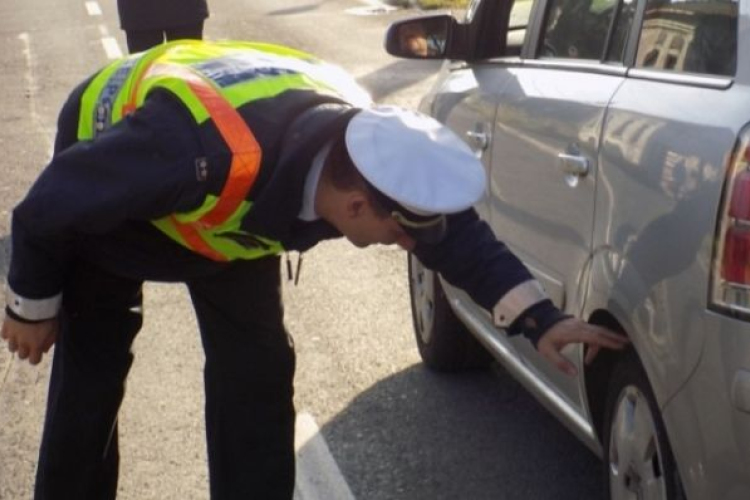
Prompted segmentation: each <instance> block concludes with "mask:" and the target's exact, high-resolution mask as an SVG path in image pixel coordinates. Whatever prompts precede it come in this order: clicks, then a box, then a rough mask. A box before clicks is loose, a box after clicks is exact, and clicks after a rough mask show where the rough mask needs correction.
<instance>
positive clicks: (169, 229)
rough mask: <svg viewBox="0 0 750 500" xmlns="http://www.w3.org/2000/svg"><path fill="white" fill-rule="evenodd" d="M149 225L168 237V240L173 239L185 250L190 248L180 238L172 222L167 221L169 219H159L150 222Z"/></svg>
mask: <svg viewBox="0 0 750 500" xmlns="http://www.w3.org/2000/svg"><path fill="white" fill-rule="evenodd" d="M151 223H152V224H153V225H154V226H156V227H157V228H158V229H160V230H161V231H162V232H163V233H164V234H166V235H167V236H169V238H171V239H173V240H174V241H176V242H177V243H179V244H180V245H182V246H184V247H185V248H188V249H189V248H190V246H189V245H188V244H187V242H186V241H185V240H184V239H183V238H182V235H181V234H180V233H179V231H177V229H176V228H175V226H174V224H172V221H171V220H170V219H169V217H162V218H161V219H156V220H152V221H151Z"/></svg>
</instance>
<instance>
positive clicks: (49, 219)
mask: <svg viewBox="0 0 750 500" xmlns="http://www.w3.org/2000/svg"><path fill="white" fill-rule="evenodd" d="M64 109H65V108H64ZM68 118H70V117H68ZM75 118H76V119H75V120H72V121H73V122H74V123H69V122H70V121H71V120H70V119H68V120H67V121H68V123H65V122H66V120H65V119H64V118H63V117H62V116H61V122H60V131H59V133H58V139H59V137H63V136H65V135H66V134H67V135H70V127H71V126H77V116H76V117H75ZM57 145H58V148H59V149H61V150H60V151H57V152H56V153H55V155H54V156H53V158H52V160H51V162H50V163H49V165H48V166H47V167H46V168H45V169H44V170H43V171H42V173H41V175H40V176H39V177H38V179H37V180H36V182H35V183H34V184H33V186H32V187H31V189H30V190H29V192H28V193H27V195H26V197H25V198H24V199H23V200H22V201H21V202H20V204H18V205H17V206H16V208H15V209H14V211H13V216H12V233H11V248H12V253H11V263H10V269H9V272H8V285H7V290H6V300H7V306H8V308H9V309H10V310H11V311H12V312H13V313H15V314H16V315H17V316H20V317H22V318H26V319H30V320H43V319H46V318H49V317H52V316H54V315H55V314H56V312H57V311H56V308H57V307H59V303H60V293H61V290H62V284H63V276H64V272H65V268H66V265H67V263H68V262H69V261H70V259H71V257H72V256H73V254H74V252H75V244H76V236H77V235H79V234H87V233H88V234H101V233H105V232H108V231H112V230H113V229H115V228H116V227H117V226H119V225H120V224H122V223H124V222H126V221H129V220H152V219H156V218H159V217H162V216H165V215H167V214H170V213H173V212H178V211H186V210H190V209H192V208H195V207H197V206H198V205H200V203H201V202H202V201H203V199H204V198H205V195H206V192H207V185H208V184H212V183H209V182H206V181H199V180H198V176H197V175H196V167H195V165H196V160H197V159H198V158H201V157H202V156H203V152H202V148H201V146H200V143H199V139H198V135H197V131H196V127H195V124H194V122H193V120H192V117H191V116H190V114H189V113H188V111H187V110H186V109H184V108H183V107H182V105H181V104H179V103H178V102H177V101H175V100H174V98H172V97H171V96H169V95H168V94H166V93H155V94H154V95H153V97H150V98H149V99H148V100H147V102H146V103H145V104H144V105H143V106H142V107H141V108H139V109H138V110H137V111H136V112H135V113H133V114H132V115H130V116H128V117H127V118H125V119H123V120H121V121H120V122H118V123H117V124H115V125H114V126H113V127H112V128H110V129H109V130H107V131H105V132H103V133H102V134H100V135H99V136H97V138H96V139H94V140H91V141H81V142H77V143H74V144H72V145H71V146H69V147H67V148H63V147H62V146H61V145H60V141H58V143H57ZM209 168H210V165H209ZM209 175H210V174H209ZM222 182H223V181H222Z"/></svg>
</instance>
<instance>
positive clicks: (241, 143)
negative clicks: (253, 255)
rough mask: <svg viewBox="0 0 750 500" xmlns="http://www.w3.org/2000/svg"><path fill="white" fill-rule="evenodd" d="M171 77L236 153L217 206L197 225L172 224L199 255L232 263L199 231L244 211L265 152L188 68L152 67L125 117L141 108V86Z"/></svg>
mask: <svg viewBox="0 0 750 500" xmlns="http://www.w3.org/2000/svg"><path fill="white" fill-rule="evenodd" d="M160 74H161V75H170V76H175V77H178V78H182V79H183V80H184V81H185V83H186V84H187V86H188V88H190V90H191V92H192V93H193V95H194V96H195V97H196V98H197V99H198V100H199V101H200V103H201V104H202V105H203V107H204V108H205V109H206V112H207V113H208V115H209V116H210V117H211V120H212V121H213V123H214V124H215V125H216V128H217V129H218V131H219V134H221V136H222V138H223V139H224V142H225V143H226V144H227V147H228V148H229V150H230V151H231V152H232V161H231V164H230V167H229V175H228V176H227V180H226V182H225V183H224V187H223V188H222V190H221V193H220V194H219V197H218V199H217V201H216V204H215V205H214V206H213V207H212V208H211V210H209V211H208V212H206V213H205V214H203V215H202V216H201V217H200V218H199V219H198V220H197V221H195V222H192V223H187V224H186V223H183V222H180V221H178V220H177V219H176V218H175V217H174V216H172V217H170V222H171V223H172V225H173V226H174V228H175V229H176V230H177V232H178V233H179V234H180V236H182V238H183V239H184V240H185V242H186V243H187V244H188V245H189V246H190V248H192V249H193V250H195V251H196V252H198V253H200V254H202V255H204V256H206V257H208V258H210V259H212V260H216V261H226V260H228V259H227V257H225V256H224V255H223V254H221V253H219V252H217V251H216V250H214V249H213V248H212V247H211V246H210V245H209V244H208V243H207V242H206V241H205V240H204V239H203V236H202V235H201V234H200V232H199V230H198V229H197V228H210V227H214V226H218V225H221V224H223V223H224V222H225V221H226V220H227V219H229V218H230V217H231V216H232V214H234V212H235V211H236V210H237V209H238V208H239V207H240V205H241V204H242V202H243V201H245V197H246V196H247V193H249V192H250V188H252V186H253V183H255V179H256V178H257V177H258V172H259V171H260V164H261V159H262V151H261V148H260V144H258V141H257V139H256V138H255V135H254V134H253V133H252V131H251V130H250V128H249V127H248V126H247V123H245V120H243V119H242V117H241V116H240V114H239V113H238V112H237V110H236V109H235V108H234V107H233V106H232V105H231V104H230V103H229V101H227V100H226V99H225V98H224V96H222V95H221V93H220V92H219V91H218V90H217V89H216V88H215V87H214V86H213V85H212V84H211V83H210V82H209V81H208V80H207V79H206V78H205V77H203V76H201V75H200V74H198V73H196V72H195V71H193V70H191V69H190V68H189V67H186V66H179V65H176V64H153V65H152V64H149V65H148V66H147V68H146V70H145V71H143V72H142V73H141V76H139V77H138V78H136V80H135V82H134V84H133V88H132V91H131V94H130V96H129V98H128V102H126V103H125V104H124V105H123V115H125V114H128V113H129V112H131V110H134V109H135V108H136V106H137V100H138V91H139V88H140V85H141V83H142V82H143V80H144V79H146V78H148V77H149V76H155V75H160Z"/></svg>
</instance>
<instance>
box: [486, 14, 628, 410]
mask: <svg viewBox="0 0 750 500" xmlns="http://www.w3.org/2000/svg"><path fill="white" fill-rule="evenodd" d="M633 10H634V9H633V6H632V4H631V3H629V2H619V3H618V1H617V0H540V1H538V2H536V3H535V4H534V5H533V10H532V21H531V24H530V29H529V31H528V33H527V36H526V41H525V45H524V48H523V51H522V53H521V58H520V60H518V61H512V60H499V61H497V62H496V63H495V69H494V71H495V72H496V73H498V75H499V76H498V77H499V78H501V79H502V80H504V81H506V84H505V85H504V86H503V88H502V90H501V91H500V92H499V94H498V96H497V102H498V107H497V111H496V116H495V121H494V125H493V145H492V170H491V177H490V179H491V181H490V191H491V193H490V194H491V207H490V220H491V224H492V227H493V229H494V231H495V233H496V234H497V235H498V237H499V238H500V239H501V240H503V241H504V242H505V243H506V244H507V245H508V246H509V247H510V248H511V249H512V250H513V251H514V253H515V254H516V255H518V257H520V258H521V259H522V260H523V261H524V263H525V264H526V265H527V266H528V267H529V268H530V269H531V270H532V272H533V273H534V274H535V275H536V276H537V278H538V279H539V280H540V282H541V283H542V285H543V286H544V287H545V289H546V291H547V293H548V294H549V295H550V297H551V298H552V299H553V301H554V302H555V304H556V305H557V306H559V307H560V308H561V309H563V310H565V311H566V312H568V313H570V314H576V313H579V312H580V311H581V308H582V297H583V296H584V290H583V287H585V283H586V279H585V276H586V274H587V265H588V263H589V262H590V259H591V248H592V229H593V223H594V202H595V191H596V188H597V167H598V165H597V156H598V150H599V147H600V135H601V130H602V125H603V123H604V120H605V117H606V111H607V106H608V104H609V102H610V100H611V98H612V96H613V95H614V93H615V92H616V91H617V89H618V87H619V86H620V85H621V84H622V82H623V80H624V75H625V67H624V65H623V64H622V60H623V53H624V45H625V39H626V38H627V31H628V29H629V26H630V24H631V20H632V14H633ZM513 342H514V343H515V344H516V348H517V349H518V352H519V354H520V356H522V357H523V358H524V359H525V360H526V361H527V362H528V363H529V364H530V365H531V366H532V367H534V369H535V370H537V372H538V375H539V377H541V378H542V379H546V380H548V381H549V382H550V383H551V384H552V385H554V386H555V387H556V388H557V389H558V391H559V392H560V394H561V395H562V396H563V397H564V398H566V399H567V400H568V402H569V403H570V404H571V405H573V407H574V408H577V409H579V410H580V409H581V408H582V407H583V401H584V393H583V387H582V385H581V384H580V382H579V381H578V380H577V379H575V378H570V377H565V376H560V373H559V372H558V371H557V370H556V368H555V367H554V366H552V365H551V364H550V363H549V362H547V361H545V360H544V359H543V358H541V356H540V355H539V354H538V353H537V352H536V350H535V349H534V348H533V346H532V345H531V344H529V343H528V342H526V341H525V340H524V339H521V338H518V339H513ZM566 353H567V355H568V356H569V357H570V358H571V359H572V360H573V361H574V362H576V363H579V362H580V359H581V356H580V346H576V347H573V346H571V347H570V349H569V350H567V351H566Z"/></svg>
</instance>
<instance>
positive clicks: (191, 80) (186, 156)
mask: <svg viewBox="0 0 750 500" xmlns="http://www.w3.org/2000/svg"><path fill="white" fill-rule="evenodd" d="M361 98H362V93H361V89H359V88H358V87H357V86H356V85H355V84H354V83H353V80H352V79H351V78H350V77H348V76H346V75H344V74H343V73H342V72H341V71H340V70H337V69H336V68H334V67H332V66H331V65H328V64H326V63H324V62H322V61H319V60H317V59H315V58H313V57H311V56H309V55H308V54H304V53H302V52H298V51H295V50H292V49H288V48H284V47H279V46H272V45H267V44H252V43H240V42H220V43H208V42H176V43H171V44H166V45H162V46H159V47H156V48H154V49H151V50H149V51H147V52H145V53H143V54H137V55H134V56H130V57H129V58H126V59H123V60H121V61H117V62H115V63H112V64H111V65H110V66H108V67H106V68H104V69H103V70H102V71H100V72H99V73H97V74H96V75H95V76H93V77H92V78H91V79H89V80H88V81H86V82H84V83H83V84H82V85H81V86H79V87H78V88H77V89H76V90H75V91H74V92H73V93H72V94H71V96H70V98H69V99H68V101H67V103H66V104H65V105H64V107H63V109H62V111H61V114H60V119H59V127H58V136H57V139H56V144H55V154H54V156H53V159H52V161H51V162H50V164H49V165H48V166H47V168H46V169H45V170H44V171H43V172H42V173H41V175H40V177H39V178H38V179H37V181H36V182H35V183H34V185H33V186H32V187H31V189H30V191H29V192H28V194H27V196H26V197H25V199H24V200H23V201H22V202H21V203H20V204H19V205H18V206H17V207H16V208H15V210H14V212H13V220H12V231H13V238H12V260H11V264H10V269H9V275H8V286H7V294H6V295H7V297H6V298H7V306H6V318H5V321H4V324H3V327H2V337H3V338H4V339H6V341H7V343H8V346H9V349H10V350H11V351H14V352H17V353H18V356H19V358H21V359H29V361H30V362H31V363H32V364H36V363H38V362H39V361H40V359H41V358H42V356H43V353H45V352H47V350H48V349H49V348H50V347H51V346H52V344H53V343H54V342H56V349H55V351H54V357H53V367H52V373H51V380H50V388H49V397H48V407H47V416H46V420H45V426H44V432H43V437H42V444H41V450H40V457H39V464H38V472H37V482H36V496H35V498H37V499H53V498H76V499H97V500H101V499H112V498H114V497H115V495H116V490H117V469H118V448H117V440H118V434H117V412H118V409H119V405H120V402H121V400H122V397H123V385H124V382H125V378H126V376H127V373H128V370H129V368H130V365H131V362H132V354H131V352H130V347H131V344H132V342H133V340H134V337H135V335H136V333H137V332H138V330H139V328H140V327H141V323H142V318H141V304H142V298H141V286H142V283H143V282H144V281H145V280H159V281H180V282H184V283H186V284H187V286H188V289H189V291H190V295H191V299H192V302H193V305H194V308H195V311H196V315H197V319H198V324H199V327H200V333H201V336H202V341H203V347H204V350H205V354H206V364H205V391H206V430H207V441H208V458H209V473H210V491H211V498H213V499H247V498H261V499H264V500H272V499H290V498H292V493H293V486H294V447H293V434H294V408H293V406H292V399H293V398H292V396H293V389H292V378H293V373H294V353H293V350H292V347H291V343H290V340H289V337H288V334H287V332H286V330H285V328H284V325H283V314H282V304H281V296H280V276H279V274H280V273H279V257H278V255H279V254H280V253H282V252H283V251H287V250H296V251H304V250H307V249H308V248H310V247H312V246H313V245H315V244H316V243H318V242H319V241H321V240H324V239H328V238H336V237H341V236H344V237H346V238H348V239H349V240H350V241H351V242H352V243H354V244H355V245H357V246H359V247H366V246H368V245H371V244H375V243H381V244H398V245H400V246H402V247H404V248H405V249H407V250H409V251H412V252H414V254H415V255H416V256H418V257H419V258H420V260H421V261H422V262H423V263H424V264H425V265H427V266H428V267H430V268H432V269H435V270H437V271H439V272H441V273H442V274H443V276H444V277H445V278H446V279H448V280H449V281H450V282H452V283H453V284H455V285H456V286H459V287H460V288H463V289H464V290H466V291H467V292H468V293H469V294H470V295H471V296H472V297H473V299H474V300H475V301H476V302H477V303H479V304H481V305H482V306H484V307H486V308H487V309H488V310H491V311H492V312H493V314H494V316H495V318H496V320H497V322H498V324H500V325H501V326H505V327H507V328H509V329H510V332H511V333H523V334H525V335H526V336H528V337H529V339H530V340H531V341H532V342H534V343H535V344H536V345H537V346H538V349H539V350H540V352H542V353H543V354H544V355H545V356H547V357H548V358H549V359H550V360H551V361H552V362H553V363H556V364H557V365H558V366H559V367H560V368H561V369H563V370H567V371H569V370H571V369H572V365H571V364H570V363H569V362H568V361H567V360H565V358H564V357H563V356H562V355H561V354H560V353H559V350H560V349H561V348H562V347H563V346H565V345H566V344H568V343H571V342H587V343H588V344H589V350H588V353H589V357H592V356H593V355H595V354H596V351H597V350H598V349H599V348H600V347H609V348H620V347H622V346H623V343H624V341H623V340H622V339H621V338H620V337H619V336H616V335H614V334H611V333H610V332H607V331H605V330H603V329H599V328H597V327H594V326H590V325H587V324H585V323H582V322H580V321H578V320H576V319H573V318H569V317H566V316H564V315H563V314H562V313H561V312H560V311H559V310H557V309H556V308H555V307H554V306H553V305H552V303H551V302H550V300H549V299H548V298H547V297H546V296H545V295H544V292H543V291H542V289H541V287H540V286H539V285H538V283H537V282H536V281H535V280H534V279H533V278H532V276H531V275H530V274H529V272H528V271H527V269H526V268H525V267H524V266H523V265H522V264H521V263H520V262H519V261H518V260H517V259H516V257H514V256H513V254H512V253H510V252H509V251H508V250H507V248H506V247H505V246H504V245H503V244H502V243H500V242H498V241H497V240H496V239H495V238H494V236H493V234H492V232H491V230H490V229H489V227H488V226H487V225H486V224H485V223H484V222H482V221H480V220H479V218H478V217H477V214H476V213H475V212H474V210H473V209H472V208H471V207H472V205H473V204H474V203H475V202H476V201H478V200H479V198H480V197H481V196H482V194H483V192H484V189H485V177H484V172H483V169H482V167H481V165H480V163H479V161H478V160H477V159H476V158H475V156H474V155H473V154H472V152H471V151H470V150H469V149H468V147H467V146H466V145H465V144H464V143H463V142H462V141H461V140H460V139H458V138H457V137H456V136H455V135H454V134H453V133H452V132H450V131H449V130H448V129H447V128H446V127H444V126H442V125H441V124H439V123H438V122H437V121H435V120H433V119H431V118H429V117H426V116H423V115H421V114H418V113H414V112H410V111H407V110H404V109H401V108H397V107H389V106H372V105H369V104H368V103H367V102H364V101H363V102H360V105H358V106H355V105H354V104H353V102H354V101H356V100H357V99H361Z"/></svg>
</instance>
